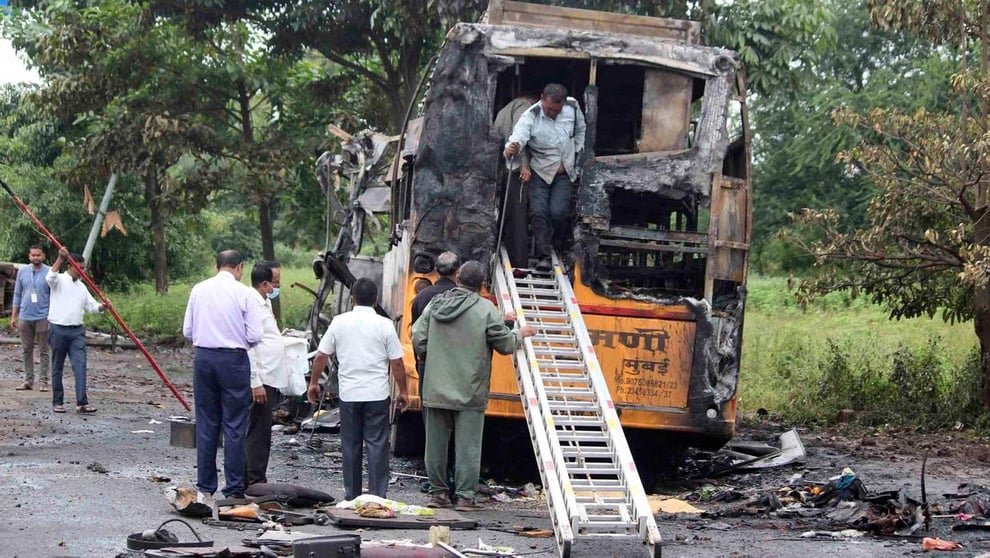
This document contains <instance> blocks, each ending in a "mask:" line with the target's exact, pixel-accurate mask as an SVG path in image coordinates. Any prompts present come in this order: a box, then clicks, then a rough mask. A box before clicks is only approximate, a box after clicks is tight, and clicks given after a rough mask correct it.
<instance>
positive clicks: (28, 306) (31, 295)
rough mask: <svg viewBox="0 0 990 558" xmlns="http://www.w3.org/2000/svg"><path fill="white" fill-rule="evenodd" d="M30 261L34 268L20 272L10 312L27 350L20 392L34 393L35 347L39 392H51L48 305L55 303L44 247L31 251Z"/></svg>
mask: <svg viewBox="0 0 990 558" xmlns="http://www.w3.org/2000/svg"><path fill="white" fill-rule="evenodd" d="M28 261H30V262H31V265H28V266H24V267H22V268H20V269H19V270H17V281H16V282H15V283H14V301H13V308H12V309H11V311H10V327H12V328H14V329H16V330H17V331H18V333H20V334H21V348H22V349H23V350H24V383H23V384H21V385H20V386H19V387H18V388H16V389H19V390H28V389H34V347H35V345H37V347H38V353H39V355H38V356H39V357H41V373H40V374H38V380H39V382H38V383H39V384H40V385H39V387H38V390H39V391H48V377H49V373H50V370H51V359H50V358H49V356H48V304H49V301H50V300H51V288H50V287H49V286H48V283H47V282H45V275H47V274H48V266H47V265H45V251H44V250H43V249H42V248H41V246H38V245H34V246H32V247H30V248H28Z"/></svg>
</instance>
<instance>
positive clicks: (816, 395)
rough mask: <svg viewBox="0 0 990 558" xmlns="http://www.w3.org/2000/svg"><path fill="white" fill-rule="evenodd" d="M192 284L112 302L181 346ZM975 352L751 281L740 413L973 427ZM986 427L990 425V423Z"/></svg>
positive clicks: (105, 325)
mask: <svg viewBox="0 0 990 558" xmlns="http://www.w3.org/2000/svg"><path fill="white" fill-rule="evenodd" d="M204 276H205V275H204ZM243 280H244V282H245V283H246V282H247V281H248V279H247V277H245V278H244V279H243ZM193 283H194V282H192V281H190V282H180V283H175V284H172V285H171V286H170V288H169V292H168V294H166V295H164V296H158V295H155V293H154V290H153V288H152V287H151V286H150V285H140V286H137V287H135V288H133V289H132V290H131V291H130V292H128V293H125V294H117V293H109V296H110V299H111V300H112V301H113V303H114V305H115V306H116V308H117V311H118V312H119V313H120V315H121V317H122V318H123V319H124V321H125V322H126V323H127V324H128V325H129V326H130V327H131V328H132V329H134V331H135V332H136V333H137V335H138V336H139V337H140V338H141V339H142V340H144V341H146V342H160V341H169V340H175V339H178V338H180V337H181V328H182V316H183V313H184V312H185V306H186V301H187V299H188V297H189V289H190V288H191V287H192V285H193ZM293 283H299V284H302V285H305V286H307V287H309V288H311V289H315V288H316V287H317V285H318V281H317V280H316V279H315V278H314V277H313V272H312V270H311V269H310V268H301V267H296V268H292V267H289V268H283V269H282V289H281V296H280V297H279V300H280V302H281V305H282V321H281V325H282V327H283V328H289V327H291V328H299V329H301V328H303V325H304V321H305V318H306V315H307V312H308V310H309V307H310V305H311V303H312V300H313V299H312V295H310V294H309V293H308V292H306V291H305V290H303V289H301V288H297V287H293V286H292V285H293ZM6 321H7V320H3V322H0V325H7V324H6ZM87 324H88V325H89V326H90V327H93V328H96V329H100V330H104V331H109V330H110V329H111V328H112V327H115V324H114V322H113V320H112V318H111V317H110V316H108V315H90V316H89V317H87ZM975 347H976V337H975V334H974V333H973V325H972V323H970V322H967V323H960V324H946V323H944V322H942V321H941V320H940V319H938V318H936V319H928V318H915V319H910V320H899V321H891V320H888V319H887V317H886V314H885V313H884V311H883V309H881V308H879V307H876V306H873V305H870V304H869V301H867V300H865V299H864V298H863V297H859V298H851V297H850V296H849V295H848V294H846V293H837V294H832V295H829V296H827V297H823V298H821V299H819V300H817V301H815V303H814V304H812V305H810V306H808V307H806V308H801V307H799V306H798V305H797V304H796V303H795V301H794V297H793V293H792V292H789V291H788V290H787V287H786V280H785V279H783V278H764V277H752V278H750V281H749V298H748V303H747V309H746V323H745V326H744V331H743V357H742V364H741V370H740V378H739V391H738V393H739V405H740V409H741V411H742V412H743V413H752V412H754V411H756V410H757V409H760V408H763V409H767V410H768V411H770V412H775V413H779V414H781V415H783V416H784V417H785V418H787V419H789V420H794V421H798V422H828V421H830V420H832V419H833V418H834V417H835V416H836V414H837V413H838V412H839V411H840V410H846V409H849V410H852V411H854V412H855V414H856V415H857V417H859V419H861V420H863V421H864V422H868V423H878V422H879V423H883V422H901V423H919V424H923V425H931V426H935V427H940V426H945V425H952V424H953V423H954V422H955V421H957V420H961V419H963V418H965V419H967V421H968V422H973V421H975V420H976V419H974V418H973V416H974V414H979V415H981V416H983V415H985V413H983V412H982V411H981V410H980V408H979V406H978V405H975V406H974V399H973V398H974V396H975V393H976V388H975V386H974V384H973V382H974V381H975V380H974V378H973V374H974V366H973V362H972V360H971V359H972V358H973V355H974V349H975ZM981 420H984V421H986V422H987V423H988V426H990V419H987V418H983V419H981Z"/></svg>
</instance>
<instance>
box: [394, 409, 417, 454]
mask: <svg viewBox="0 0 990 558" xmlns="http://www.w3.org/2000/svg"><path fill="white" fill-rule="evenodd" d="M390 442H391V446H392V455H395V456H396V457H423V451H424V450H425V449H426V428H425V427H424V426H423V414H422V413H419V412H412V411H407V412H405V413H402V414H400V415H399V416H397V417H396V418H395V424H393V425H392V433H391V439H390Z"/></svg>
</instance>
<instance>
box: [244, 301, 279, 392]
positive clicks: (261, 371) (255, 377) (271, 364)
mask: <svg viewBox="0 0 990 558" xmlns="http://www.w3.org/2000/svg"><path fill="white" fill-rule="evenodd" d="M251 290H253V291H254V294H255V295H257V296H255V298H256V299H257V302H258V304H260V305H261V307H262V313H263V314H264V317H263V318H262V320H261V342H260V343H258V344H257V345H255V346H254V347H252V348H251V349H249V350H248V358H249V359H251V387H252V388H257V387H261V386H263V385H265V386H271V387H273V388H277V389H282V388H284V387H285V386H287V385H288V383H289V373H288V370H287V369H286V367H285V342H284V341H283V340H282V333H281V332H280V331H279V330H278V323H277V322H276V321H275V314H274V313H273V312H272V303H271V301H270V300H268V298H267V297H264V296H261V293H259V292H258V291H257V290H255V289H251Z"/></svg>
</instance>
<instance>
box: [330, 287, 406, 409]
mask: <svg viewBox="0 0 990 558" xmlns="http://www.w3.org/2000/svg"><path fill="white" fill-rule="evenodd" d="M317 350H318V351H319V352H321V353H323V354H325V355H333V354H336V355H337V376H338V377H339V379H340V400H341V401H346V402H348V403H355V402H362V401H382V400H384V399H386V398H387V397H388V396H389V391H388V376H389V361H390V360H393V359H397V358H402V345H400V344H399V336H398V335H397V334H396V333H395V326H394V325H393V324H392V320H389V319H388V318H385V317H383V316H379V315H378V314H376V313H375V309H374V308H372V307H370V306H355V307H354V309H353V310H351V311H350V312H344V313H343V314H340V315H338V316H336V317H334V319H333V321H332V322H330V327H328V328H327V332H326V333H324V334H323V339H321V340H320V346H319V347H318V348H317Z"/></svg>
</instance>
